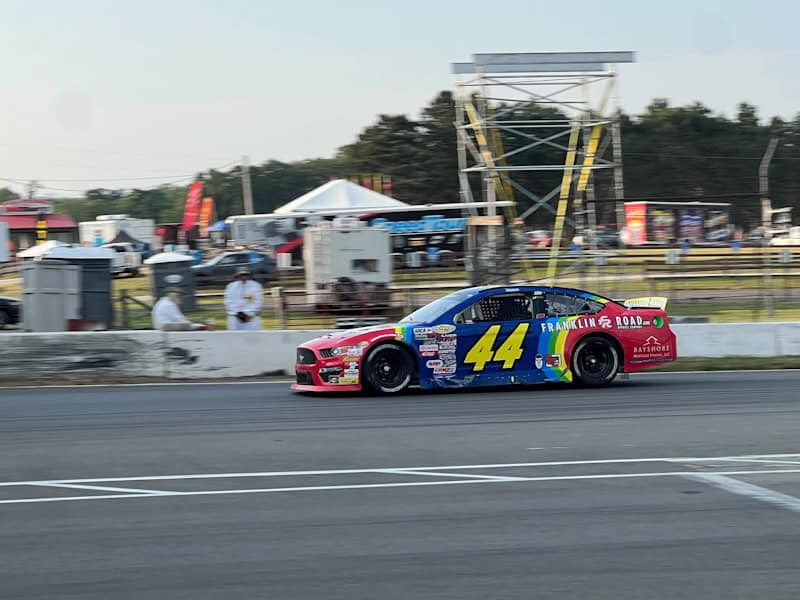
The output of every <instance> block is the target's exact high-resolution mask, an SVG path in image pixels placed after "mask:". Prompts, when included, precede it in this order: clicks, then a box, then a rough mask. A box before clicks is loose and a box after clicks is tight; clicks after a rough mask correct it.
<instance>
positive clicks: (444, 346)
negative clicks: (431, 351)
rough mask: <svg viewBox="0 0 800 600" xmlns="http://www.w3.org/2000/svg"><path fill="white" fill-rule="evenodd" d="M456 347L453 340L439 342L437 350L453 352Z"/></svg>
mask: <svg viewBox="0 0 800 600" xmlns="http://www.w3.org/2000/svg"><path fill="white" fill-rule="evenodd" d="M455 349H456V344H455V342H447V343H440V344H439V351H440V352H454V351H455Z"/></svg>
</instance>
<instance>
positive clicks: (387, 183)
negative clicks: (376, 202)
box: [382, 175, 392, 196]
mask: <svg viewBox="0 0 800 600" xmlns="http://www.w3.org/2000/svg"><path fill="white" fill-rule="evenodd" d="M382 183H383V195H384V196H391V195H392V178H391V176H390V175H384V176H383V180H382Z"/></svg>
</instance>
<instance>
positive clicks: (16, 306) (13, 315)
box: [0, 296, 22, 329]
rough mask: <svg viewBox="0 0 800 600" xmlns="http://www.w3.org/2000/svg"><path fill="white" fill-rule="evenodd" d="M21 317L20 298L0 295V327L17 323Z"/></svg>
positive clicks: (3, 327)
mask: <svg viewBox="0 0 800 600" xmlns="http://www.w3.org/2000/svg"><path fill="white" fill-rule="evenodd" d="M21 319H22V300H18V299H16V298H9V297H7V296H0V329H5V328H6V327H7V326H8V325H18V324H19V322H20V320H21Z"/></svg>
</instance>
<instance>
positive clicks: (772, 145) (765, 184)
mask: <svg viewBox="0 0 800 600" xmlns="http://www.w3.org/2000/svg"><path fill="white" fill-rule="evenodd" d="M777 147H778V136H772V137H771V138H770V139H769V144H767V150H766V151H765V152H764V156H763V157H762V158H761V166H760V167H759V169H758V191H759V193H760V195H761V225H762V226H763V227H764V235H768V234H769V231H770V230H771V229H772V201H771V200H770V199H769V164H770V163H771V162H772V157H773V155H774V154H775V149H776V148H777Z"/></svg>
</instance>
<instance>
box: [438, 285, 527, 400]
mask: <svg viewBox="0 0 800 600" xmlns="http://www.w3.org/2000/svg"><path fill="white" fill-rule="evenodd" d="M540 304H541V305H542V306H543V303H542V299H541V298H539V297H536V296H534V295H533V294H531V293H528V292H520V291H502V290H501V291H500V292H499V293H495V294H489V295H486V296H484V297H482V298H480V299H479V300H477V301H476V302H474V303H473V304H471V305H469V306H468V307H467V308H465V309H464V310H462V311H461V312H460V313H459V314H458V315H456V317H455V321H456V335H457V340H458V344H457V349H458V351H457V366H456V371H457V372H456V378H457V379H458V380H460V381H464V382H466V384H467V385H504V384H509V383H534V382H538V381H541V379H542V375H541V372H540V371H539V369H537V368H536V355H537V341H538V337H539V331H540V327H539V325H538V320H537V318H536V317H537V316H539V318H540V319H541V318H542V317H543V315H542V314H541V313H537V312H535V311H537V310H539V311H542V312H543V309H542V308H541V306H538V305H540ZM440 353H441V348H440Z"/></svg>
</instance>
